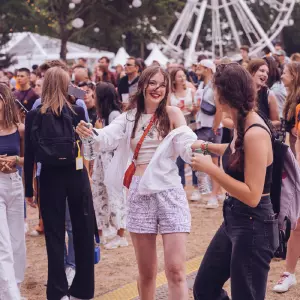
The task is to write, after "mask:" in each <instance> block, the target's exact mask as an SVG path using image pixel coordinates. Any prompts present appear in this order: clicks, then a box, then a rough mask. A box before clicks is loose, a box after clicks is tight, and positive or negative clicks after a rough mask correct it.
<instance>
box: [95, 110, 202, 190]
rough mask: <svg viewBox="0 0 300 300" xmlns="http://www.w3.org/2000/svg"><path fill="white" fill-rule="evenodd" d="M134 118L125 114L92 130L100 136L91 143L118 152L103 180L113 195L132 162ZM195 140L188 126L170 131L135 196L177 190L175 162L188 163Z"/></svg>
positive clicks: (121, 188) (121, 183) (146, 171)
mask: <svg viewBox="0 0 300 300" xmlns="http://www.w3.org/2000/svg"><path fill="white" fill-rule="evenodd" d="M135 114H136V110H132V111H128V112H125V113H123V114H121V115H120V116H119V117H117V118H116V119H115V120H114V121H113V122H112V123H111V124H110V125H108V126H106V127H105V128H102V129H95V130H96V131H97V132H98V134H99V135H98V136H94V139H95V140H96V144H97V145H98V146H99V147H100V149H101V150H102V151H106V150H113V149H116V148H117V149H116V151H115V153H114V157H113V158H112V160H111V163H110V166H109V170H111V172H107V173H106V175H105V178H104V183H105V185H106V187H107V188H108V189H110V192H112V193H120V192H122V190H123V178H124V174H125V171H126V168H127V166H128V165H129V164H130V163H131V160H132V156H133V152H132V150H131V148H130V141H131V133H132V129H133V125H134V118H135ZM196 140H197V136H196V134H195V133H194V132H193V131H192V130H191V129H190V128H189V127H188V126H180V127H178V128H176V129H174V130H172V131H171V132H170V133H169V134H168V135H167V136H166V137H165V138H164V140H163V141H162V142H161V144H160V145H159V146H158V148H157V150H156V151H155V153H154V155H153V157H152V159H151V161H150V163H149V165H148V166H147V168H146V170H145V173H144V175H143V176H142V178H141V181H140V184H139V187H138V192H139V193H140V194H144V195H146V194H152V193H157V192H161V191H164V190H167V189H172V188H177V187H180V186H181V178H180V176H179V173H178V167H177V165H176V159H177V157H178V156H179V155H180V156H181V157H182V158H183V160H185V161H186V162H187V163H191V157H192V149H191V145H192V144H193V143H194V142H195V141H196Z"/></svg>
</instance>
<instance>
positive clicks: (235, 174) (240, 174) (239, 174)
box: [222, 124, 273, 194]
mask: <svg viewBox="0 0 300 300" xmlns="http://www.w3.org/2000/svg"><path fill="white" fill-rule="evenodd" d="M252 127H261V128H263V129H264V130H266V131H267V132H268V133H269V134H270V132H269V131H268V130H267V128H266V127H264V126H263V125H261V124H252V125H251V126H249V127H248V128H247V130H246V131H245V134H246V132H247V131H248V130H249V129H250V128H252ZM270 136H271V135H270ZM230 145H231V143H230V144H229V145H228V147H227V149H226V151H225V153H224V154H223V157H222V162H223V168H224V172H225V173H226V174H228V175H229V176H231V177H232V178H234V179H236V180H238V181H242V182H245V174H244V171H238V170H234V169H232V168H230V164H229V162H230V156H231V155H232V152H231V148H230ZM272 172H273V163H271V164H270V165H269V166H268V167H267V170H266V177H265V184H264V189H263V194H269V193H270V191H271V184H272Z"/></svg>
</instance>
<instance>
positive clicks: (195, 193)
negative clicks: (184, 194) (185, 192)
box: [190, 191, 201, 201]
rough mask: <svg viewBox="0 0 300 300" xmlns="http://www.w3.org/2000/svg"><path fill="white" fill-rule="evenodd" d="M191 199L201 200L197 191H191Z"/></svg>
mask: <svg viewBox="0 0 300 300" xmlns="http://www.w3.org/2000/svg"><path fill="white" fill-rule="evenodd" d="M190 200H191V201H200V200H201V194H200V192H199V191H193V193H192V195H191V197H190Z"/></svg>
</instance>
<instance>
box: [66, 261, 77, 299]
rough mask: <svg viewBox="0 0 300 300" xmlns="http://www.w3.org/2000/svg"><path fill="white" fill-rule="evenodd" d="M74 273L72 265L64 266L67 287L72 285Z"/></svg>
mask: <svg viewBox="0 0 300 300" xmlns="http://www.w3.org/2000/svg"><path fill="white" fill-rule="evenodd" d="M75 273H76V271H75V269H73V268H72V267H67V268H66V276H67V281H68V286H69V287H70V286H71V285H72V282H73V279H74V277H75ZM68 299H69V298H68Z"/></svg>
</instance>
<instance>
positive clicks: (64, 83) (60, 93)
mask: <svg viewBox="0 0 300 300" xmlns="http://www.w3.org/2000/svg"><path fill="white" fill-rule="evenodd" d="M69 83H70V76H69V74H68V73H67V72H66V71H64V70H63V69H62V68H60V67H53V68H50V69H49V70H47V72H46V73H45V78H44V82H43V89H42V107H41V113H42V114H44V113H46V112H47V111H48V110H50V111H51V112H52V113H53V114H55V115H57V116H60V114H61V111H62V109H63V107H64V106H65V105H67V106H68V107H69V108H70V109H71V110H72V106H71V104H70V103H69V102H68V100H67V97H68V86H69Z"/></svg>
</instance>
